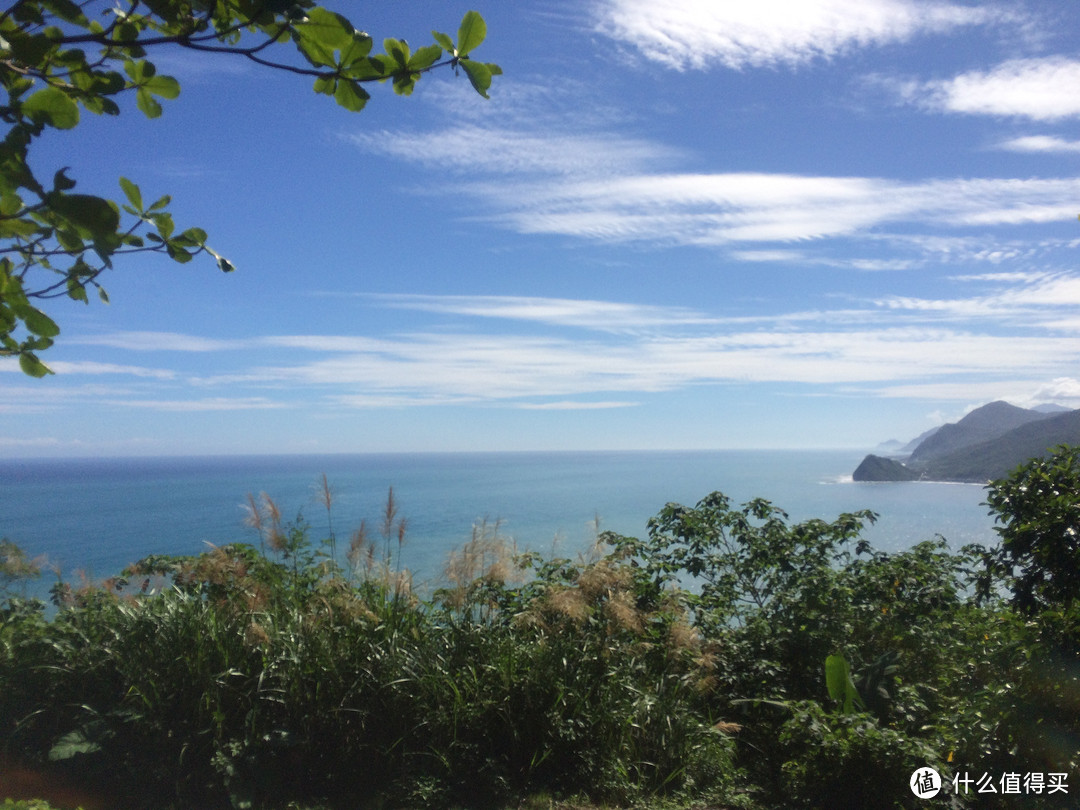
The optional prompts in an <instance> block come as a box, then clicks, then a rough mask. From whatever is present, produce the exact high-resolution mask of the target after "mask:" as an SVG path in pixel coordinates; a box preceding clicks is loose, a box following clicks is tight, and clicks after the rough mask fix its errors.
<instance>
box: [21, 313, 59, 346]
mask: <svg viewBox="0 0 1080 810" xmlns="http://www.w3.org/2000/svg"><path fill="white" fill-rule="evenodd" d="M22 316H23V323H25V324H26V328H27V329H29V330H30V331H31V332H33V333H34V334H35V335H41V337H47V338H54V337H56V336H57V335H59V334H60V327H59V326H57V325H56V322H55V321H54V320H53V319H52V318H50V317H49V316H48V315H46V314H45V313H44V312H42V311H41V310H40V309H34V308H33V307H30V308H29V309H28V310H26V311H25V312H23V313H22Z"/></svg>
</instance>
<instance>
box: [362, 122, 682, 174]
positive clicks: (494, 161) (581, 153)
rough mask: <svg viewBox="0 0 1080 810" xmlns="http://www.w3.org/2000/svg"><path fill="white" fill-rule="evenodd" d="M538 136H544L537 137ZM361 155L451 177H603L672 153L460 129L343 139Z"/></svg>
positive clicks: (603, 140)
mask: <svg viewBox="0 0 1080 810" xmlns="http://www.w3.org/2000/svg"><path fill="white" fill-rule="evenodd" d="M537 132H541V133H542V134H536V133H537ZM341 137H342V138H343V139H344V140H346V141H347V142H349V143H352V144H354V145H356V146H359V147H361V148H362V149H364V150H365V151H369V152H374V153H376V154H383V155H389V156H391V157H397V158H403V159H406V160H414V161H418V162H420V163H422V164H424V165H429V166H437V167H438V168H440V169H450V170H453V171H457V170H467V171H484V172H496V173H507V174H533V173H540V174H554V175H581V174H586V175H604V174H609V173H611V172H627V171H631V172H632V171H639V170H641V169H643V168H645V167H647V166H654V165H656V164H657V163H668V162H670V161H672V160H673V159H674V158H675V156H676V153H675V151H674V150H672V149H670V148H667V147H663V146H660V145H658V144H655V143H650V142H649V141H643V140H635V139H631V138H625V137H620V136H616V135H612V134H605V133H602V132H601V133H597V134H585V135H582V134H573V133H569V132H565V131H559V130H557V129H551V128H545V129H541V130H535V131H533V132H525V131H522V130H512V129H499V128H482V127H478V126H471V125H462V126H457V127H454V128H452V129H448V130H442V131H439V132H436V133H408V132H395V133H392V134H391V133H386V132H383V133H374V134H367V133H361V134H357V133H346V134H343V135H342V136H341Z"/></svg>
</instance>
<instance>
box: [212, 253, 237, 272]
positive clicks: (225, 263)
mask: <svg viewBox="0 0 1080 810" xmlns="http://www.w3.org/2000/svg"><path fill="white" fill-rule="evenodd" d="M217 266H218V270H220V271H221V272H222V273H231V272H232V271H233V270H235V269H236V266H235V265H234V264H233V263H232V262H230V261H229V260H228V259H226V258H225V257H224V256H218V260H217Z"/></svg>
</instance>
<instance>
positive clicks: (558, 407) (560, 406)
mask: <svg viewBox="0 0 1080 810" xmlns="http://www.w3.org/2000/svg"><path fill="white" fill-rule="evenodd" d="M638 404H639V403H637V402H581V401H578V400H561V401H559V402H522V403H519V404H518V405H517V406H516V407H517V408H520V409H521V410H526V411H597V410H608V409H610V408H633V407H635V406H637V405H638Z"/></svg>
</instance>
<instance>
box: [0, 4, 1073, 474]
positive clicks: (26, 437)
mask: <svg viewBox="0 0 1080 810" xmlns="http://www.w3.org/2000/svg"><path fill="white" fill-rule="evenodd" d="M472 7H475V8H476V9H477V10H478V11H480V12H481V13H482V14H483V15H484V17H485V19H486V20H487V23H488V41H487V42H486V43H485V44H484V45H483V46H482V48H481V49H480V50H478V51H477V53H476V56H477V57H478V58H481V59H482V60H484V61H493V62H497V63H499V64H500V65H501V66H502V68H503V70H504V73H505V75H503V76H501V77H498V78H497V79H496V82H495V84H494V86H493V88H492V92H491V100H490V101H485V100H484V99H482V98H480V97H479V96H476V95H475V94H474V93H473V91H472V90H471V88H470V87H469V86H468V83H467V82H466V81H465V79H464V77H458V78H457V79H455V78H454V76H453V75H452V74H450V73H449V72H447V71H443V72H441V73H438V74H436V75H432V76H428V77H426V78H425V79H424V80H423V81H421V83H420V84H419V86H418V87H417V90H416V93H415V94H414V95H413V96H412V97H410V98H398V97H395V96H394V95H393V93H392V92H391V90H390V88H388V87H386V88H384V87H376V88H374V92H373V98H372V100H371V102H370V103H369V104H368V106H367V108H366V109H365V110H364V111H363V112H361V113H359V114H351V113H348V112H346V111H344V110H342V109H340V108H338V107H336V106H335V105H334V104H333V102H332V101H331V100H330V99H327V98H325V97H321V96H316V95H315V94H314V93H312V91H311V88H310V83H309V81H308V80H306V79H303V78H299V77H293V76H289V75H285V74H282V73H274V72H269V71H266V70H260V69H257V68H256V67H255V66H249V65H247V64H245V63H243V62H241V61H239V60H230V59H227V58H223V59H208V58H205V57H202V58H198V59H196V58H194V57H192V56H191V55H189V54H184V53H175V52H170V53H162V54H159V55H158V58H157V59H156V60H155V61H156V62H157V64H158V67H159V72H163V73H169V74H171V75H175V76H176V77H177V78H178V79H179V80H180V82H181V85H182V88H183V90H182V93H181V95H180V97H179V98H178V99H177V100H176V101H174V102H169V103H167V104H166V106H165V114H164V116H163V117H162V118H161V119H158V120H156V121H146V120H144V119H142V117H141V116H140V115H139V114H138V113H137V112H136V111H135V110H134V109H125V110H124V113H123V114H122V115H121V116H120V117H119V118H117V119H95V118H94V117H93V116H89V115H84V117H83V123H82V124H81V125H80V126H79V127H78V128H77V129H76V130H73V131H71V132H66V133H55V134H54V136H50V138H49V140H48V141H47V142H46V143H43V144H42V145H41V147H40V148H39V149H38V153H37V155H36V157H35V160H36V161H37V166H38V167H39V169H40V171H41V173H43V174H45V173H46V172H47V171H53V170H55V168H58V167H59V166H70V167H71V171H70V176H71V177H73V178H75V179H76V180H77V181H78V182H79V187H78V190H80V191H84V192H87V193H96V194H102V195H107V196H111V197H115V198H119V197H120V196H121V192H120V190H119V187H118V185H117V177H118V176H119V175H124V176H127V177H129V178H131V179H132V180H134V181H135V182H136V183H138V184H139V185H140V186H141V187H142V190H143V194H144V197H147V198H156V196H158V195H160V194H165V193H169V194H171V195H172V196H173V201H174V202H173V211H174V215H175V217H176V219H177V222H178V224H179V225H180V226H181V227H186V226H189V225H199V226H201V227H203V228H204V229H205V230H207V231H208V233H209V234H210V240H209V241H210V244H211V245H213V247H214V248H215V249H216V250H218V251H219V252H220V253H222V254H224V255H225V256H227V257H228V258H229V259H230V260H232V262H233V263H234V264H235V265H236V266H237V270H236V272H235V273H233V274H231V275H223V274H221V273H220V272H218V271H217V270H216V268H215V267H214V266H213V263H212V261H198V260H197V261H195V262H192V263H191V264H188V265H185V266H179V265H175V264H172V263H171V262H168V261H156V260H147V259H142V258H133V259H132V260H129V261H126V262H123V263H121V264H119V265H118V266H117V267H116V269H115V270H114V271H112V272H111V273H110V274H109V275H108V277H107V278H106V280H105V286H106V288H107V289H108V291H109V295H110V297H111V299H112V303H111V304H109V305H103V304H100V303H97V302H94V303H93V304H91V305H90V306H83V305H81V304H76V303H74V302H70V301H60V302H55V303H53V304H50V306H49V307H48V308H47V311H48V312H49V314H51V315H52V316H53V317H54V319H56V320H57V321H58V322H59V323H60V324H61V327H62V329H63V332H62V334H61V336H60V337H59V339H58V342H57V345H56V347H55V348H53V349H51V350H49V351H48V352H47V353H46V354H45V355H43V359H45V360H46V361H47V362H48V363H49V364H50V365H51V366H52V367H53V368H54V369H55V371H56V372H57V373H56V375H55V376H52V377H50V378H47V379H44V380H40V381H38V380H31V379H30V378H27V377H24V376H23V375H21V374H20V373H19V372H18V370H17V367H16V366H15V365H14V364H12V363H0V414H3V419H2V421H0V454H3V455H5V456H9V457H12V456H37V455H42V456H44V455H50V456H65V455H153V454H203V453H294V452H305V453H306V452H313V453H320V452H364V451H398V450H400V451H415V450H448V451H457V450H501V449H512V450H520V449H559V450H562V449H571V450H584V449H630V448H757V447H779V448H787V447H808V448H818V447H852V448H868V449H869V448H872V447H873V446H875V445H876V444H877V443H878V442H880V441H883V440H885V439H889V438H900V439H905V440H906V439H909V438H911V437H913V436H915V435H917V434H919V433H921V432H923V431H924V430H926V429H928V428H930V427H932V426H933V425H935V424H940V423H941V422H942V421H953V420H955V419H956V418H958V417H960V416H962V415H963V414H964V413H965V411H966V410H969V409H970V408H972V407H974V406H977V405H980V404H982V403H985V402H987V401H990V400H993V399H1007V400H1009V401H1011V402H1014V403H1016V404H1018V405H1024V406H1030V405H1035V404H1038V403H1041V402H1057V403H1059V404H1062V405H1066V406H1069V407H1080V272H1078V270H1077V256H1078V250H1077V249H1078V246H1080V222H1078V220H1077V214H1080V130H1078V127H1077V124H1078V122H1080V35H1078V32H1080V8H1078V7H1077V6H1076V5H1075V4H1072V3H1045V2H1038V3H1036V2H1031V3H1011V2H1007V3H986V2H979V3H963V2H944V1H943V2H930V1H929V0H918V2H906V1H905V0H819V1H818V2H813V0H798V2H781V1H780V0H757V1H756V2H754V3H744V2H726V1H719V0H712V1H709V0H701V2H692V1H690V0H686V1H685V2H676V0H667V1H666V2H665V1H663V0H575V2H544V3H539V2H514V3H507V2H498V3H495V4H491V6H490V7H484V6H483V5H482V4H481V5H475V4H458V3H456V2H445V1H444V2H411V3H408V4H402V3H382V4H376V5H375V6H372V4H352V3H342V4H340V5H338V6H335V9H336V10H339V11H341V12H342V13H344V14H346V16H348V17H350V19H351V20H352V21H353V23H354V24H356V25H357V26H358V27H360V28H363V29H364V30H367V31H368V32H369V33H371V34H372V35H373V36H375V37H376V39H380V38H382V37H384V36H396V37H399V38H405V39H407V40H408V41H409V42H410V43H411V44H413V45H414V46H419V45H422V44H427V43H428V42H430V30H431V29H432V28H436V29H438V30H443V31H451V32H452V31H454V30H456V27H457V22H458V21H459V20H460V18H461V16H462V14H463V13H464V12H465V11H466V10H468V9H469V8H472ZM365 15H367V16H365Z"/></svg>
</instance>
